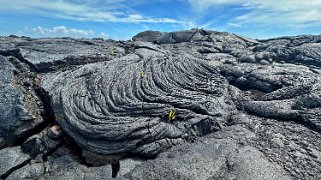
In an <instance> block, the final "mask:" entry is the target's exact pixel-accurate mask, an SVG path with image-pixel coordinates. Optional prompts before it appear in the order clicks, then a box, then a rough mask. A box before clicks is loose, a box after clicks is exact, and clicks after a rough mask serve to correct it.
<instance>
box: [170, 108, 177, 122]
mask: <svg viewBox="0 0 321 180" xmlns="http://www.w3.org/2000/svg"><path fill="white" fill-rule="evenodd" d="M175 113H176V110H175V109H174V110H171V111H170V112H169V114H168V120H169V121H174V120H175Z"/></svg>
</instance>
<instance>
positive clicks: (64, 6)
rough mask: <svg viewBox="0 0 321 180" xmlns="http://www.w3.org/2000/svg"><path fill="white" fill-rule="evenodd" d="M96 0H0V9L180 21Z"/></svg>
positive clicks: (115, 1) (119, 19)
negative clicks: (147, 14)
mask: <svg viewBox="0 0 321 180" xmlns="http://www.w3.org/2000/svg"><path fill="white" fill-rule="evenodd" d="M95 2H96V1H89V0H85V1H84V0H82V1H78V3H75V2H67V1H66V0H29V1H27V0H25V1H22V0H1V1H0V11H9V12H19V13H32V14H37V15H41V16H47V17H55V18H63V19H71V20H78V21H97V22H106V21H108V22H126V23H140V22H148V23H178V24H179V23H182V22H180V21H178V20H175V19H170V18H153V17H145V16H143V15H141V14H137V13H134V12H130V11H128V10H127V9H126V8H124V7H122V6H124V5H122V6H121V5H120V3H123V4H124V0H110V1H106V2H104V3H105V4H106V5H100V6H98V5H97V4H94V3H95ZM125 9H126V10H125Z"/></svg>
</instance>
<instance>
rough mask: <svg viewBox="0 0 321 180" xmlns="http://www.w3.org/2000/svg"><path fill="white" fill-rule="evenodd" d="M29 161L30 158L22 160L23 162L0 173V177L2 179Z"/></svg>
mask: <svg viewBox="0 0 321 180" xmlns="http://www.w3.org/2000/svg"><path fill="white" fill-rule="evenodd" d="M30 161H31V159H28V160H26V161H24V162H23V163H21V164H19V165H17V166H15V167H13V168H11V169H10V170H9V171H7V172H6V173H4V174H2V175H1V176H0V179H3V180H4V179H6V178H7V177H8V176H9V175H10V174H11V173H13V172H14V171H16V170H18V169H20V168H22V167H24V166H25V165H27V164H28V163H30Z"/></svg>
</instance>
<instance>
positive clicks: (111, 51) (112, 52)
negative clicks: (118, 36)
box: [109, 47, 115, 57]
mask: <svg viewBox="0 0 321 180" xmlns="http://www.w3.org/2000/svg"><path fill="white" fill-rule="evenodd" d="M109 55H110V56H111V57H114V56H115V48H114V47H110V48H109Z"/></svg>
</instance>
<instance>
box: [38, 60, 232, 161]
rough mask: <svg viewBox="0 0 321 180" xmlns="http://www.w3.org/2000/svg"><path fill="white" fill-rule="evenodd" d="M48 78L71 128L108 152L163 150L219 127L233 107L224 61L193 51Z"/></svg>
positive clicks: (84, 143) (85, 143)
mask: <svg viewBox="0 0 321 180" xmlns="http://www.w3.org/2000/svg"><path fill="white" fill-rule="evenodd" d="M44 82H45V83H44V87H45V88H46V89H47V90H48V91H49V92H50V94H51V95H52V98H53V99H52V101H53V109H54V111H55V116H56V120H57V122H58V123H59V124H60V125H61V127H62V128H63V130H64V131H65V132H66V133H67V134H69V135H70V136H71V137H72V138H73V139H74V140H75V141H76V142H77V143H78V145H79V146H81V148H83V149H85V150H88V151H91V152H95V153H99V154H105V155H109V154H117V153H124V152H131V153H135V154H141V155H146V156H151V155H155V154H157V153H159V152H160V151H162V150H164V149H167V148H169V147H171V146H172V145H175V144H178V143H181V142H183V141H185V140H189V139H191V138H193V137H195V136H197V135H204V134H208V133H210V132H213V131H215V130H218V129H219V128H220V124H221V123H222V122H223V121H225V119H227V118H226V117H227V116H229V115H230V113H231V112H232V109H233V107H232V105H231V104H233V103H231V102H229V100H230V99H229V97H228V94H229V93H228V85H227V83H226V80H225V78H224V77H223V76H222V75H220V74H219V73H218V70H217V67H216V66H215V65H213V64H212V63H211V61H206V60H201V59H196V58H193V57H192V56H189V55H187V54H182V55H180V56H177V57H171V56H167V55H166V54H162V55H160V56H157V55H155V56H153V57H150V58H141V57H139V56H138V55H135V54H131V55H127V56H124V57H122V58H118V59H114V60H112V61H108V62H101V63H94V64H88V65H84V66H83V67H81V68H79V69H76V70H74V71H66V72H63V73H58V74H54V75H53V78H51V79H50V81H44ZM223 123H224V122H223Z"/></svg>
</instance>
